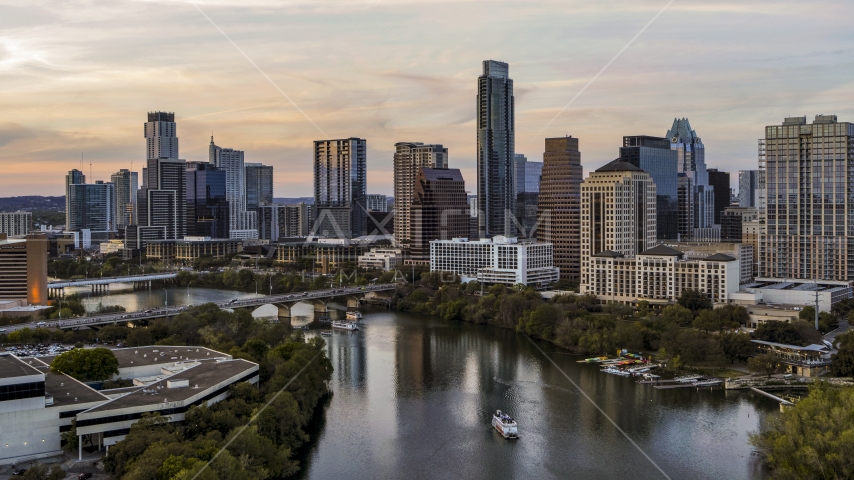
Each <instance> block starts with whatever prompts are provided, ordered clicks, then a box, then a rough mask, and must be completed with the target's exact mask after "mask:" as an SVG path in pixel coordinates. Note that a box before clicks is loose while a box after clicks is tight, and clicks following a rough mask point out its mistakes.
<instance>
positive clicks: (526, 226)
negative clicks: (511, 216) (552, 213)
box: [514, 153, 543, 238]
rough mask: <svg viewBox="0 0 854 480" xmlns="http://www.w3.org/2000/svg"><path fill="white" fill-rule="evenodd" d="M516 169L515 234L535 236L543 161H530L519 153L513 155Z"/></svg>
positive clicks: (527, 236) (526, 236)
mask: <svg viewBox="0 0 854 480" xmlns="http://www.w3.org/2000/svg"><path fill="white" fill-rule="evenodd" d="M514 162H515V169H516V225H515V226H516V234H517V235H519V236H521V237H525V238H534V237H535V236H536V226H537V205H538V200H539V196H540V177H541V176H542V174H543V162H531V161H529V160H528V159H527V157H525V155H523V154H521V153H517V154H516V156H515V160H514Z"/></svg>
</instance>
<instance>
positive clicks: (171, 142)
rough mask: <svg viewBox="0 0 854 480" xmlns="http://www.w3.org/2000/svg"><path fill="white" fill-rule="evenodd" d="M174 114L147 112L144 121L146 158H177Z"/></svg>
mask: <svg viewBox="0 0 854 480" xmlns="http://www.w3.org/2000/svg"><path fill="white" fill-rule="evenodd" d="M177 134H178V133H177V130H176V125H175V114H174V113H172V112H148V122H146V123H145V146H146V152H147V154H148V156H147V158H178V137H177Z"/></svg>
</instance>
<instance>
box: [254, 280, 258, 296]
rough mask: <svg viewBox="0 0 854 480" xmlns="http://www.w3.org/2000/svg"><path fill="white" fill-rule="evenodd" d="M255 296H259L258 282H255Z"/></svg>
mask: <svg viewBox="0 0 854 480" xmlns="http://www.w3.org/2000/svg"><path fill="white" fill-rule="evenodd" d="M255 296H256V297H257V296H258V280H255Z"/></svg>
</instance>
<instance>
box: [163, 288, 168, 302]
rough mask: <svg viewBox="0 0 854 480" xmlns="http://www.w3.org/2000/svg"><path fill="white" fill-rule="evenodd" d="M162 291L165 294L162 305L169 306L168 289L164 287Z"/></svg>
mask: <svg viewBox="0 0 854 480" xmlns="http://www.w3.org/2000/svg"><path fill="white" fill-rule="evenodd" d="M163 292H164V293H165V294H166V299H165V300H163V305H165V306H169V291H168V290H166V289H165V288H164V289H163Z"/></svg>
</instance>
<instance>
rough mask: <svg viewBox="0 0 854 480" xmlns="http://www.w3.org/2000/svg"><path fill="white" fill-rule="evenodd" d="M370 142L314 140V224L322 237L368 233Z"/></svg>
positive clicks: (359, 140) (346, 139)
mask: <svg viewBox="0 0 854 480" xmlns="http://www.w3.org/2000/svg"><path fill="white" fill-rule="evenodd" d="M367 181H368V177H367V142H366V140H365V139H363V138H354V137H351V138H344V139H337V140H316V141H315V142H314V224H313V226H312V233H313V234H315V235H318V236H323V237H334V238H353V237H359V236H362V235H365V234H366V233H367V228H368V227H367V225H368V222H367V195H368V191H367Z"/></svg>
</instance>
